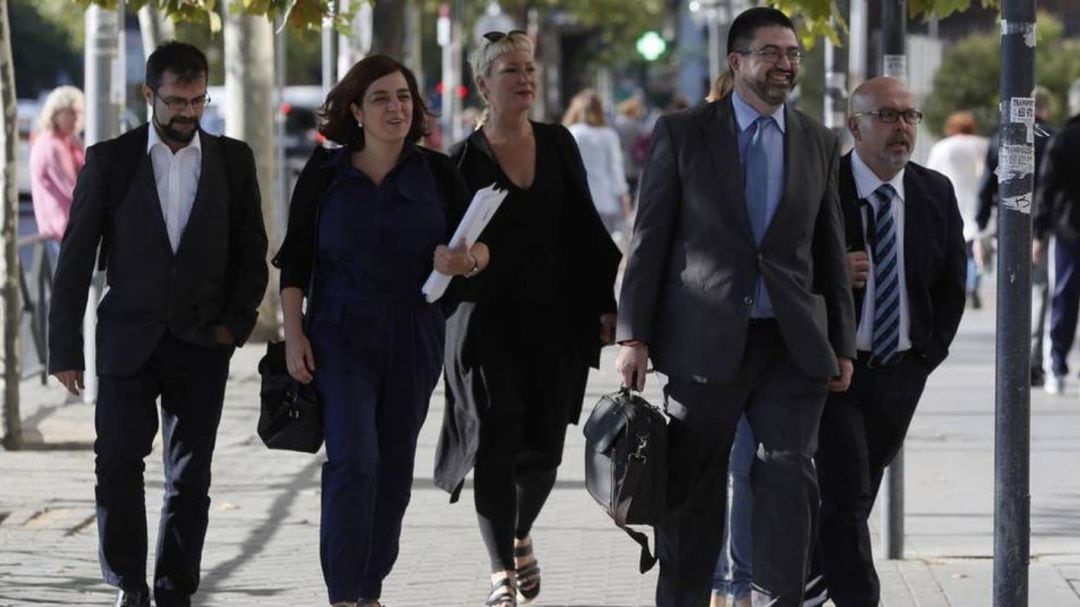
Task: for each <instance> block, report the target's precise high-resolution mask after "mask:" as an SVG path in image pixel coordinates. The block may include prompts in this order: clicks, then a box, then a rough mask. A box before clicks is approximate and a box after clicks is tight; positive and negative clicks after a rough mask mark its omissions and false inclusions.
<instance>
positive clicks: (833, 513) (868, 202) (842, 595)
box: [813, 77, 967, 607]
mask: <svg viewBox="0 0 1080 607" xmlns="http://www.w3.org/2000/svg"><path fill="white" fill-rule="evenodd" d="M921 120H922V114H921V113H920V112H919V111H918V110H916V109H915V98H914V96H913V95H912V94H911V92H910V91H908V89H907V88H906V87H905V86H904V84H903V83H902V82H901V81H899V80H895V79H893V78H885V77H880V78H874V79H871V80H868V81H866V82H865V83H863V84H862V85H860V86H859V87H858V88H857V89H855V92H854V93H852V95H851V115H850V117H849V118H848V128H849V129H850V131H851V135H852V137H853V138H854V141H855V150H854V151H853V152H852V153H851V154H848V155H847V156H844V158H843V160H842V161H841V165H840V202H841V205H842V207H843V209H844V217H845V226H846V227H845V230H846V233H847V240H848V246H849V249H851V251H852V252H851V253H849V258H850V271H851V273H852V286H853V287H854V295H855V311H856V318H857V322H858V332H857V334H856V345H857V348H858V357H857V358H856V360H855V374H854V376H853V377H852V381H851V387H850V388H849V389H848V391H847V392H844V393H842V394H833V395H832V396H830V397H829V401H828V403H826V405H825V413H824V415H823V416H822V418H821V431H820V436H819V440H818V453H817V460H816V461H817V470H818V480H819V483H820V485H821V524H820V533H819V541H818V543H817V550H816V554H815V557H816V558H815V569H817V570H818V572H820V573H823V574H824V576H825V584H826V586H827V588H828V593H829V596H830V597H831V598H832V600H833V602H834V603H835V604H836V606H837V607H877V605H878V600H879V598H880V596H879V595H880V588H879V584H878V578H877V573H876V572H875V571H874V561H873V556H872V552H871V549H870V531H869V527H868V525H867V519H868V518H869V516H870V509H871V507H872V506H873V504H874V497H875V496H876V495H877V491H878V487H879V486H880V485H881V478H882V473H883V472H884V470H885V467H886V466H888V464H889V462H890V461H892V459H893V457H895V455H896V453H897V451H898V450H899V449H900V447H901V445H903V442H904V436H905V435H906V434H907V429H908V424H910V422H911V418H912V415H913V414H914V413H915V406H916V405H917V404H918V402H919V397H920V396H922V392H923V386H924V385H925V384H926V378H927V376H928V375H929V374H930V372H931V371H933V370H934V368H935V367H937V366H938V365H939V364H941V361H942V360H944V359H945V357H946V355H947V354H948V352H949V345H950V344H951V343H952V340H953V337H954V336H955V335H956V329H957V327H958V326H959V324H960V317H961V316H962V315H963V313H964V297H965V295H964V279H965V276H966V272H967V253H966V250H965V244H964V235H963V230H962V226H963V222H962V220H961V218H960V211H959V209H958V208H957V204H956V196H955V195H954V194H953V188H952V184H951V183H950V182H949V180H948V178H947V177H945V176H944V175H942V174H941V173H937V172H935V171H932V170H930V169H927V168H925V167H922V166H919V165H918V164H915V163H913V162H910V161H909V160H908V159H909V157H910V156H911V151H912V150H913V149H914V148H915V133H916V130H917V128H918V124H919V122H920V121H921ZM819 600H823V599H819ZM813 604H820V603H813Z"/></svg>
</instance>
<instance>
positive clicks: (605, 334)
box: [600, 312, 616, 346]
mask: <svg viewBox="0 0 1080 607" xmlns="http://www.w3.org/2000/svg"><path fill="white" fill-rule="evenodd" d="M615 322H616V316H615V314H614V313H611V312H608V313H607V314H601V315H600V344H601V345H604V346H610V345H611V344H613V343H615Z"/></svg>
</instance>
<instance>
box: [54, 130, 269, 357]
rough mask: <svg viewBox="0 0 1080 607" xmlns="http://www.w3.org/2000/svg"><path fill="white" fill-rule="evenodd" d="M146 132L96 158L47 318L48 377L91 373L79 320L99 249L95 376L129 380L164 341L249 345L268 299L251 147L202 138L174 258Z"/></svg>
mask: <svg viewBox="0 0 1080 607" xmlns="http://www.w3.org/2000/svg"><path fill="white" fill-rule="evenodd" d="M148 133H149V125H143V126H141V127H139V128H137V129H134V130H132V131H129V132H128V133H125V134H124V135H121V136H120V137H117V138H116V139H110V140H108V141H104V142H101V143H99V144H96V145H94V146H91V147H90V148H89V149H88V150H87V152H86V166H85V167H84V168H83V170H82V172H81V173H80V174H79V180H78V182H77V184H76V186H75V194H74V200H73V202H72V206H71V218H70V220H69V222H68V227H67V231H66V232H65V233H64V239H63V241H62V243H61V248H60V258H59V261H58V262H57V269H56V276H55V278H54V280H53V293H52V303H51V306H50V310H49V370H50V372H57V371H70V370H82V369H83V368H84V361H83V335H82V319H83V312H84V311H85V308H86V300H87V292H88V287H89V285H90V279H91V277H92V275H93V270H94V260H95V257H96V255H97V251H98V245H99V244H102V246H103V248H104V249H106V250H108V252H109V254H108V267H107V270H106V278H107V289H106V291H105V296H104V297H103V298H102V300H101V302H100V303H99V304H98V325H97V342H98V348H97V352H98V354H97V357H98V360H97V369H98V372H99V373H101V374H103V375H127V374H130V373H133V372H134V371H136V370H137V369H138V368H139V367H140V366H141V365H142V364H143V363H144V362H145V361H146V359H147V358H148V357H149V356H150V354H151V352H152V351H153V349H154V347H155V346H156V345H157V343H158V342H159V341H160V339H161V337H162V336H163V335H164V334H165V332H166V331H168V332H169V333H171V334H172V335H173V336H174V337H176V338H177V339H179V340H181V341H185V342H188V343H192V344H196V345H200V346H206V347H218V346H219V344H218V343H217V341H216V339H215V334H214V327H215V326H216V325H225V326H226V327H228V328H229V329H230V330H231V331H232V333H233V335H234V336H235V338H236V342H235V345H242V344H243V343H244V341H246V340H247V337H248V336H249V335H250V334H251V331H252V329H253V328H254V326H255V319H256V316H257V313H258V307H259V303H260V302H261V301H262V297H263V293H264V292H265V290H266V282H267V266H266V246H267V242H266V228H265V227H264V225H263V216H262V205H261V199H260V196H259V186H258V182H257V180H256V175H255V159H254V156H253V155H252V153H251V148H249V147H248V146H247V144H245V143H243V142H241V141H237V140H235V139H229V138H227V137H215V136H212V135H209V134H207V133H205V132H202V131H200V137H201V143H202V169H201V174H200V177H199V185H198V189H197V191H196V195H195V202H194V205H193V206H192V209H191V216H190V218H189V219H188V223H187V226H186V227H185V229H184V233H183V236H182V237H181V240H180V246H179V248H178V250H177V252H176V253H175V254H174V253H173V251H172V247H171V246H170V244H169V237H168V233H167V231H166V228H165V219H164V216H163V215H162V213H161V204H160V202H159V199H158V194H157V186H156V184H155V181H154V169H153V164H152V161H151V159H150V155H149V154H147V152H146V143H147V137H148Z"/></svg>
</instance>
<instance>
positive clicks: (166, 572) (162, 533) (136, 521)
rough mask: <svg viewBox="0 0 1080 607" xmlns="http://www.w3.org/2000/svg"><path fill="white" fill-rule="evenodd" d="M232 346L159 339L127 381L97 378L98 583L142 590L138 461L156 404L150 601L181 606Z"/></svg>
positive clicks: (206, 501)
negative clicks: (156, 515) (156, 497)
mask: <svg viewBox="0 0 1080 607" xmlns="http://www.w3.org/2000/svg"><path fill="white" fill-rule="evenodd" d="M232 352H233V348H232V347H224V346H223V347H220V348H206V347H201V346H195V345H191V344H188V343H184V342H180V341H178V340H176V339H175V338H173V337H172V336H170V335H168V334H166V335H165V337H163V338H162V340H161V342H160V343H159V344H158V345H157V347H156V349H155V350H154V352H153V354H151V356H150V358H149V359H148V360H147V362H146V363H145V364H144V365H143V366H142V368H140V369H139V370H138V371H136V372H135V373H134V374H133V375H129V376H124V377H116V376H108V375H103V376H101V378H100V380H99V387H98V403H97V410H96V413H95V419H94V423H95V426H96V429H97V440H96V441H94V453H95V455H96V456H97V458H96V460H95V473H96V475H97V487H96V488H95V494H96V501H97V525H98V539H99V551H100V552H99V556H100V559H101V570H102V574H103V576H104V578H105V581H106V582H108V583H109V584H112V585H114V586H119V587H121V588H124V589H126V590H135V589H139V588H146V553H147V530H146V504H145V499H144V492H143V471H144V469H145V465H144V463H143V459H144V458H145V457H146V456H147V455H149V454H150V451H151V448H152V446H153V442H154V437H155V436H156V435H157V430H158V408H157V406H156V404H155V401H156V400H157V399H158V397H160V398H161V431H162V450H163V454H162V460H163V461H164V467H165V502H164V504H163V506H162V509H161V526H160V528H159V529H158V539H157V559H156V564H155V567H154V597H155V600H156V603H157V605H158V606H159V607H170V606H173V605H190V602H191V599H190V597H191V595H192V594H194V593H195V591H196V589H197V588H198V587H199V563H200V559H201V556H202V547H203V539H204V538H205V536H206V526H207V515H208V511H209V508H210V498H209V496H208V492H209V490H210V460H211V457H212V456H213V453H214V443H215V440H216V438H217V429H218V422H219V421H220V420H221V409H222V402H223V399H224V397H225V381H226V379H227V378H228V375H229V359H230V357H231V356H232Z"/></svg>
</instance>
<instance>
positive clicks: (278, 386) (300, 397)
mask: <svg viewBox="0 0 1080 607" xmlns="http://www.w3.org/2000/svg"><path fill="white" fill-rule="evenodd" d="M259 375H260V376H262V386H261V387H260V389H259V398H260V401H261V408H260V411H259V426H258V432H259V438H261V439H262V442H263V443H264V444H265V445H266V446H267V447H269V448H271V449H288V450H290V451H304V452H306V453H315V452H316V451H318V450H319V448H320V447H321V446H322V442H323V411H322V406H321V405H320V404H319V398H318V395H317V394H316V393H315V387H314V386H313V385H312V384H304V383H300V382H298V381H296V380H295V379H293V377H292V376H291V375H289V369H288V367H287V366H286V365H285V342H283V341H281V342H270V343H268V344H266V356H263V357H262V360H260V361H259Z"/></svg>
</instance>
